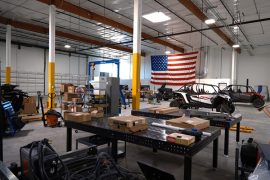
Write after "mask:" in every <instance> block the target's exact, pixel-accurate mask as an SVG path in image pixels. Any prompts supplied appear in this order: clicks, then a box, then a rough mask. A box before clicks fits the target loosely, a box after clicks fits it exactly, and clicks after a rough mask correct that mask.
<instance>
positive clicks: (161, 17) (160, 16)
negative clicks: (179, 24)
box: [142, 12, 171, 23]
mask: <svg viewBox="0 0 270 180" xmlns="http://www.w3.org/2000/svg"><path fill="white" fill-rule="evenodd" d="M142 17H143V18H145V19H147V20H148V21H151V22H152V23H159V22H164V21H168V20H170V19H171V18H170V17H169V16H167V15H166V14H164V13H163V12H153V13H150V14H145V15H143V16H142Z"/></svg>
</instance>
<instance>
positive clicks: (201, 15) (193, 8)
mask: <svg viewBox="0 0 270 180" xmlns="http://www.w3.org/2000/svg"><path fill="white" fill-rule="evenodd" d="M178 1H179V2H180V3H181V4H182V5H183V6H185V7H186V8H187V9H188V10H189V11H190V12H192V13H193V14H194V15H195V16H196V17H197V18H199V19H200V20H201V21H202V22H204V21H205V20H207V19H208V17H207V16H206V15H205V14H204V13H203V12H202V11H201V10H200V9H199V8H198V7H197V6H196V5H195V4H194V3H193V2H192V1H187V0H178ZM208 26H209V27H210V28H213V29H212V30H213V31H214V32H215V33H216V34H217V35H219V37H220V38H221V39H223V40H224V41H225V42H226V43H227V44H229V45H230V46H232V45H233V44H234V42H233V41H232V40H231V39H230V37H228V36H227V35H226V34H225V33H224V32H223V31H222V30H220V29H218V28H216V27H217V25H215V24H212V25H208ZM236 51H237V52H238V53H241V49H240V48H237V49H236Z"/></svg>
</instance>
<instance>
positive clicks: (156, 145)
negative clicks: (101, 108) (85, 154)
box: [65, 118, 221, 180]
mask: <svg viewBox="0 0 270 180" xmlns="http://www.w3.org/2000/svg"><path fill="white" fill-rule="evenodd" d="M147 121H148V123H149V124H150V123H151V122H158V123H164V120H160V119H153V118H148V119H147ZM65 125H66V127H67V139H66V140H67V146H66V148H67V151H71V150H72V128H74V129H78V130H81V131H85V132H90V133H93V134H97V135H102V136H104V137H107V138H110V139H111V140H112V156H113V157H114V158H115V159H116V160H117V141H118V140H122V141H126V142H130V143H133V144H137V145H142V146H145V147H150V148H153V149H157V150H158V149H159V150H163V151H166V152H171V153H174V154H179V155H182V156H184V179H185V180H191V171H192V157H193V156H194V155H195V154H196V153H198V152H200V151H201V150H202V149H204V148H205V147H206V146H207V145H208V144H210V143H211V142H212V141H213V142H214V143H213V168H217V165H218V137H219V135H220V134H221V130H220V128H217V127H210V128H208V129H207V131H209V132H211V133H212V135H211V136H209V137H203V138H202V140H201V141H199V142H196V143H194V144H192V145H190V146H184V145H178V144H172V143H169V142H167V141H166V140H165V139H164V138H165V137H164V134H162V131H163V128H159V127H154V126H149V129H148V130H147V131H144V132H139V133H134V134H130V133H124V132H120V131H116V130H113V129H111V128H110V127H109V126H108V119H107V118H100V119H93V120H91V121H90V122H75V121H65ZM168 132H170V131H168ZM171 132H175V131H171Z"/></svg>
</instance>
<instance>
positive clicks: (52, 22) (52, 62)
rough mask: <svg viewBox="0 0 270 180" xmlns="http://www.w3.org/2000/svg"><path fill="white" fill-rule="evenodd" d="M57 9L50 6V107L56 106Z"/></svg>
mask: <svg viewBox="0 0 270 180" xmlns="http://www.w3.org/2000/svg"><path fill="white" fill-rule="evenodd" d="M55 11H56V7H55V6H54V5H50V7H49V63H48V108H54V102H55Z"/></svg>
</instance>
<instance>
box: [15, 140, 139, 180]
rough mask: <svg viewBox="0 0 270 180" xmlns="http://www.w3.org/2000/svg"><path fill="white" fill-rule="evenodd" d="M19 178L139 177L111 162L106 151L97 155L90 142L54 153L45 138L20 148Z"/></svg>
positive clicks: (106, 179) (105, 179)
mask: <svg viewBox="0 0 270 180" xmlns="http://www.w3.org/2000/svg"><path fill="white" fill-rule="evenodd" d="M20 157H21V179H23V180H41V179H42V180H53V179H57V180H61V179H63V180H67V179H68V180H83V179H88V180H96V179H100V180H125V179H134V180H142V179H144V177H143V176H140V175H138V174H135V173H131V172H129V171H128V170H126V169H124V168H122V167H120V166H118V165H117V164H115V162H114V161H113V159H112V158H111V157H110V155H108V154H107V153H104V152H101V153H99V154H97V149H96V147H95V146H94V145H93V146H91V147H88V148H87V149H82V150H78V151H74V152H69V153H66V154H64V155H61V156H60V155H58V154H57V153H56V152H55V150H54V149H53V148H52V146H51V145H50V144H49V140H48V139H43V140H41V141H35V142H32V143H30V144H28V145H26V146H24V147H22V148H21V149H20Z"/></svg>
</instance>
